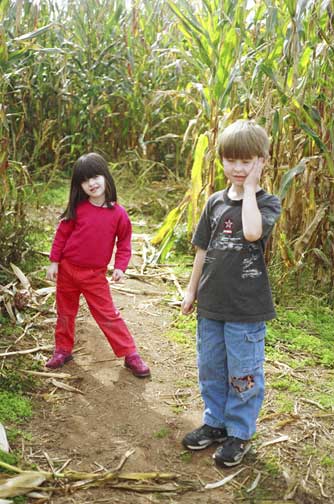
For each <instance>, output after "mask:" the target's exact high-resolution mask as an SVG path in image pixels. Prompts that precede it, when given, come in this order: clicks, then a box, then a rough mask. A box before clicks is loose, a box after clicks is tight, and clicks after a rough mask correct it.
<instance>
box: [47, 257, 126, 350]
mask: <svg viewBox="0 0 334 504" xmlns="http://www.w3.org/2000/svg"><path fill="white" fill-rule="evenodd" d="M105 274H106V270H105V268H94V269H90V268H80V267H77V266H74V265H73V264H70V263H69V262H68V261H66V259H63V260H62V261H61V263H60V264H59V269H58V276H57V294H56V299H57V315H58V318H57V324H56V332H55V340H56V350H62V351H65V352H72V349H73V345H74V329H75V317H76V315H77V313H78V309H79V298H80V294H83V295H84V297H85V299H86V301H87V304H88V307H89V309H90V312H91V314H92V315H93V317H94V319H95V320H96V322H97V323H98V325H99V327H100V329H102V331H103V333H104V334H105V336H106V338H107V340H108V341H109V343H110V345H111V347H112V349H113V351H114V352H115V354H116V355H117V357H123V356H125V355H130V354H131V353H133V352H135V351H136V345H135V342H134V339H133V337H132V335H131V333H130V332H129V330H128V328H127V326H126V324H125V322H124V320H123V319H122V317H121V315H120V313H119V311H118V310H117V309H116V308H115V306H114V303H113V300H112V298H111V294H110V289H109V284H108V281H107V279H106V276H105Z"/></svg>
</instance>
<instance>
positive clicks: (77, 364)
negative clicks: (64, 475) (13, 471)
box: [29, 255, 333, 504]
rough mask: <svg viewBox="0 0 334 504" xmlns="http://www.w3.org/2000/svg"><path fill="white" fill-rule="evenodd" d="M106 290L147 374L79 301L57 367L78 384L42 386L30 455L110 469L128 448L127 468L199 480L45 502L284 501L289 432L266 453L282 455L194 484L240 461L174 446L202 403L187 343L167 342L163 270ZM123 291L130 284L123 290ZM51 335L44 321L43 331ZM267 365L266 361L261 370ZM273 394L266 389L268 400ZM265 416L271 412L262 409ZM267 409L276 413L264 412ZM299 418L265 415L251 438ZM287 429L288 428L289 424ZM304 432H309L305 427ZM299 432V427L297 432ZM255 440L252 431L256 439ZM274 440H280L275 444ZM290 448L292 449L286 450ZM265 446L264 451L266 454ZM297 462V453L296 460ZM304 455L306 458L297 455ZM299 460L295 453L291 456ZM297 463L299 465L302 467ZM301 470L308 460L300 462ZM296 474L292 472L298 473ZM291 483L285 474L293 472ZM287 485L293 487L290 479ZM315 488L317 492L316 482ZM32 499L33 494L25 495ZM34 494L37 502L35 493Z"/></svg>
mask: <svg viewBox="0 0 334 504" xmlns="http://www.w3.org/2000/svg"><path fill="white" fill-rule="evenodd" d="M133 269H135V270H137V271H140V259H139V256H138V255H136V256H134V260H133V263H132V271H133ZM120 287H121V288H122V289H124V291H123V292H120V291H119V290H114V291H113V287H112V291H113V297H114V300H115V304H116V306H117V307H118V308H119V309H120V310H121V312H122V313H123V316H124V319H125V320H126V322H127V323H128V326H129V328H130V329H131V331H132V333H133V334H134V336H135V339H136V342H137V345H138V348H139V351H140V353H141V355H142V356H143V358H144V359H145V360H146V361H147V363H148V364H149V365H150V367H151V371H152V378H151V379H138V378H135V377H134V376H133V375H132V374H131V373H130V372H129V371H128V370H127V369H125V368H124V366H123V360H122V359H117V358H115V356H114V354H113V352H112V350H111V348H110V347H109V345H108V343H107V340H106V339H105V338H104V336H103V334H102V333H101V332H100V330H99V329H98V327H97V326H96V324H95V322H94V320H93V319H92V317H91V316H90V314H89V312H88V310H87V308H86V305H85V303H84V302H83V303H82V306H81V308H80V314H79V315H80V320H79V321H78V323H77V342H76V347H75V348H76V351H75V359H74V361H72V362H70V363H69V364H67V365H66V366H65V367H64V368H63V369H62V370H61V371H60V372H66V373H70V374H71V375H72V376H73V380H71V381H70V383H71V385H73V386H75V387H77V388H78V389H80V390H81V391H82V392H83V394H77V393H71V392H66V391H64V390H59V389H57V391H56V392H55V393H54V394H51V395H50V389H49V390H48V393H45V391H44V394H43V398H44V400H40V401H39V402H38V406H37V407H38V411H37V413H36V415H35V417H34V420H33V421H32V425H31V427H30V430H31V431H32V433H33V443H32V448H31V453H30V456H29V459H30V461H31V462H35V463H36V464H38V466H39V467H40V468H43V469H48V470H49V469H50V467H49V465H48V464H49V463H48V460H47V459H49V461H52V464H53V465H54V466H55V467H57V468H59V467H61V466H62V465H63V464H64V463H65V462H66V461H69V460H70V462H69V465H68V466H67V468H70V469H74V470H79V471H89V472H93V471H96V470H98V469H101V468H104V469H108V470H113V469H115V468H116V467H117V466H118V464H119V463H120V461H121V460H122V458H123V457H124V455H125V453H126V452H127V451H128V450H130V449H133V450H134V451H133V453H132V455H131V456H130V457H129V458H128V459H127V461H126V462H125V464H124V470H126V471H127V472H132V471H133V472H138V471H139V472H144V471H147V472H152V471H156V472H176V473H177V474H178V475H179V479H180V480H187V481H189V480H190V481H192V482H195V483H198V489H197V490H194V491H188V492H186V493H183V494H177V493H173V494H167V493H162V494H159V493H149V494H147V493H146V494H140V493H137V492H129V491H124V490H115V489H112V488H110V487H109V488H108V486H107V485H104V486H102V487H100V488H95V489H93V488H92V489H88V490H87V489H86V490H84V491H77V492H75V494H73V495H70V494H66V495H64V494H62V493H60V492H58V493H57V492H56V493H54V495H53V497H52V498H51V500H50V501H47V502H50V503H51V504H70V503H76V504H92V503H96V504H98V503H112V504H114V503H129V502H130V503H138V504H142V503H147V502H151V503H161V502H166V503H182V504H193V503H194V504H199V503H208V504H218V503H222V502H224V504H232V503H235V502H239V501H240V500H241V501H243V502H249V503H253V502H254V503H258V502H261V503H262V504H263V503H269V502H272V501H273V500H274V501H275V502H276V503H280V502H281V503H283V502H285V501H284V500H283V497H284V495H287V494H286V492H287V484H286V481H285V480H284V478H283V476H282V470H283V469H284V467H285V463H286V460H287V459H286V458H285V457H288V459H290V460H289V463H288V465H289V466H290V467H291V465H292V466H293V464H294V461H293V458H294V457H295V455H296V456H297V454H298V451H301V450H299V448H298V445H294V444H293V443H294V441H293V442H292V443H289V450H290V451H289V452H288V451H286V450H287V449H286V444H284V443H282V445H279V446H278V448H276V445H275V456H276V459H275V460H278V461H279V464H280V465H281V464H282V467H281V469H282V470H281V471H278V470H277V466H276V465H275V464H274V465H272V466H271V465H270V458H269V463H268V460H267V461H265V455H266V454H265V451H264V450H262V451H259V452H258V453H257V454H255V452H253V453H250V454H249V455H248V456H247V460H246V459H245V464H243V465H242V466H241V468H242V469H243V471H242V472H241V474H240V475H238V476H237V477H236V478H235V479H233V481H231V482H229V483H228V484H226V485H224V486H223V487H221V488H219V489H215V490H203V486H202V483H205V484H206V483H209V482H214V481H219V480H222V479H223V478H225V477H226V476H229V475H231V474H234V473H236V472H237V471H238V470H239V469H240V468H234V469H231V470H218V469H217V468H216V467H215V465H214V464H213V461H212V457H211V455H212V453H213V452H214V450H215V448H209V449H208V450H204V451H203V452H197V453H190V452H187V451H185V450H184V449H183V447H182V445H181V440H182V437H183V435H184V434H185V433H186V432H188V431H189V430H191V429H193V428H194V427H197V426H199V425H200V424H201V416H202V404H201V399H200V396H199V392H198V387H197V369H196V356H195V351H194V349H193V348H191V349H189V347H186V346H184V345H181V344H178V343H176V342H173V341H171V340H170V339H169V337H168V333H169V332H170V330H171V323H172V320H173V316H174V315H175V314H176V311H175V309H172V308H169V307H168V305H166V303H162V302H161V297H162V296H164V295H165V294H166V292H167V291H168V289H170V285H167V284H166V283H165V282H164V281H163V280H162V279H159V278H156V279H154V280H153V279H152V278H151V277H148V278H146V279H145V278H144V279H140V280H139V279H134V278H129V279H127V280H126V283H125V284H123V285H121V286H120ZM131 292H135V294H132V293H131ZM49 337H50V339H51V338H52V328H50V333H49ZM270 373H271V369H270V364H268V365H267V374H270ZM268 401H269V403H270V401H272V395H271V392H270V390H269V391H267V402H268ZM269 416H270V415H269ZM273 417H274V419H275V417H276V415H275V414H273ZM298 429H299V428H298V426H297V427H294V426H292V427H291V429H290V430H289V425H288V426H287V427H286V428H285V430H284V431H281V432H275V431H274V430H273V429H272V427H271V425H270V423H269V425H268V424H267V422H265V423H261V424H260V425H259V439H260V442H261V443H263V442H265V441H267V440H272V439H274V438H278V437H280V435H281V434H283V435H286V434H288V435H289V436H290V435H291V439H292V438H293V436H295V437H296V438H297V437H299V438H300V436H301V432H300V429H299V430H298ZM293 430H294V431H293ZM304 432H306V435H305V438H306V437H309V433H308V431H307V430H306V431H304ZM302 435H303V434H302ZM257 443H258V444H259V441H258V442H257ZM281 447H282V448H281ZM291 454H292V459H291ZM269 456H270V454H269ZM299 462H302V461H298V463H299ZM305 463H306V461H305ZM299 467H302V468H303V463H301V464H299ZM302 470H303V471H304V469H302ZM304 472H306V473H307V467H306V469H305V471H304ZM258 474H260V476H261V482H260V484H259V485H258V487H257V489H256V497H254V498H252V497H251V495H254V493H253V494H252V493H247V492H246V490H247V489H249V488H250V487H251V485H252V483H253V482H254V481H255V480H256V477H257V476H258ZM298 478H299V480H300V477H298ZM292 483H293V480H292ZM292 490H293V489H292ZM318 493H319V492H318ZM289 501H290V502H296V503H303V504H307V503H320V502H333V501H331V500H328V499H324V500H322V499H321V498H320V499H317V498H313V496H312V497H310V498H309V497H308V496H307V494H304V493H303V492H300V489H297V487H296V489H295V490H294V491H292V493H291V497H290V500H289ZM31 502H35V503H36V500H32V501H31ZM40 502H43V503H44V502H46V501H45V500H41V501H40Z"/></svg>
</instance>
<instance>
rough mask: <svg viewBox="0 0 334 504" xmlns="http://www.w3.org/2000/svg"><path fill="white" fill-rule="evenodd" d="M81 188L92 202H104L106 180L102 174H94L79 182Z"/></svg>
mask: <svg viewBox="0 0 334 504" xmlns="http://www.w3.org/2000/svg"><path fill="white" fill-rule="evenodd" d="M81 188H82V190H83V191H84V192H85V193H86V194H87V196H88V199H89V200H90V201H91V202H92V203H96V204H99V203H104V197H105V191H106V181H105V178H104V176H103V175H95V176H94V177H91V178H89V179H88V180H85V181H84V182H82V183H81Z"/></svg>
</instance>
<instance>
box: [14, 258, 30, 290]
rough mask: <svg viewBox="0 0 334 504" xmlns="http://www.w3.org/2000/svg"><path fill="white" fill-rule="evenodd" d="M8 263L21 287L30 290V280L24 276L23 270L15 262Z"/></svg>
mask: <svg viewBox="0 0 334 504" xmlns="http://www.w3.org/2000/svg"><path fill="white" fill-rule="evenodd" d="M10 265H11V268H12V270H13V271H14V274H15V276H16V277H17V278H18V279H19V280H20V282H21V284H22V285H23V287H24V288H25V289H27V290H30V289H31V285H30V282H29V280H28V278H27V277H26V276H25V274H24V273H23V271H21V270H20V268H18V267H17V266H15V264H13V263H10Z"/></svg>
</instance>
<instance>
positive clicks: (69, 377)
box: [20, 369, 77, 380]
mask: <svg viewBox="0 0 334 504" xmlns="http://www.w3.org/2000/svg"><path fill="white" fill-rule="evenodd" d="M20 372H22V373H25V374H30V375H33V376H45V377H46V378H60V379H62V380H74V379H76V378H77V377H76V376H72V375H70V374H69V373H52V372H51V371H31V369H20Z"/></svg>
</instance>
